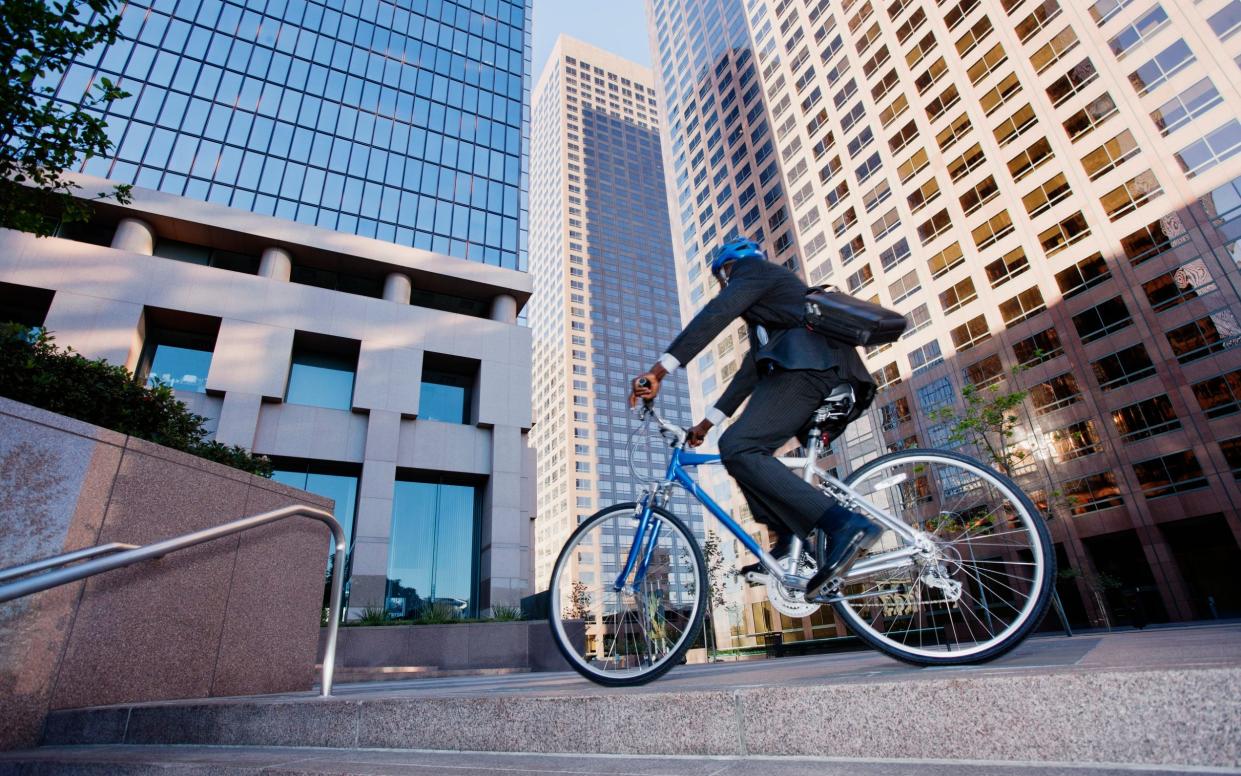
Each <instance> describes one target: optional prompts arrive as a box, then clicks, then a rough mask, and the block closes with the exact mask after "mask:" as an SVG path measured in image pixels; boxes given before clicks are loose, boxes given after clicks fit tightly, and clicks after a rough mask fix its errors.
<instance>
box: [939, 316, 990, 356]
mask: <svg viewBox="0 0 1241 776" xmlns="http://www.w3.org/2000/svg"><path fill="white" fill-rule="evenodd" d="M949 336H951V337H952V346H953V348H955V349H956V351H957V352H958V353H960V352H962V351H966V350H969V349H970V348H972V347H974V346H975V345H977V344H978V343H980V342H984V341H986V340H988V339H990V337H991V330H990V329H988V328H987V318H986V316H983V315H979V316H977V317H975V318H971V319H970V320H968V321H966V322H965V323H963V324H961V325H960V326H957V327H956V328H954V329H953V330H952V331H951V332H949Z"/></svg>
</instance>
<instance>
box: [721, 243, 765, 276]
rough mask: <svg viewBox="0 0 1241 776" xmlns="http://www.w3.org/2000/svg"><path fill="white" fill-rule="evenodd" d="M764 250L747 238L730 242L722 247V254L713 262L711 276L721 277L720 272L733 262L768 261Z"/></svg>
mask: <svg viewBox="0 0 1241 776" xmlns="http://www.w3.org/2000/svg"><path fill="white" fill-rule="evenodd" d="M766 258H767V257H766V256H765V255H764V254H763V249H762V247H761V246H759V244H758V243H756V242H754V241H753V240H750V239H747V238H745V237H737V238H735V239H732V240H729V241H728V242H726V243H724V245H723V246H721V247H720V252H719V253H717V254H716V256H715V258H714V259H712V260H711V274H712V275H715V276H716V277H717V278H718V277H720V270H721V269H723V268H724V265H725V264H727V263H729V262H731V261H742V260H743V259H760V260H766Z"/></svg>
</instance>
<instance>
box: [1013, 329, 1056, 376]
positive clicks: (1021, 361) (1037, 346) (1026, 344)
mask: <svg viewBox="0 0 1241 776" xmlns="http://www.w3.org/2000/svg"><path fill="white" fill-rule="evenodd" d="M1013 355H1014V356H1016V357H1017V364H1018V366H1022V367H1031V366H1034V365H1035V364H1041V363H1043V362H1044V361H1050V360H1051V359H1053V358H1056V357H1057V356H1062V355H1064V346H1063V345H1061V344H1060V335H1059V334H1058V333H1057V332H1056V329H1055V327H1051V328H1047V329H1044V330H1042V331H1040V332H1038V333H1037V334H1034V335H1033V336H1030V337H1026V338H1025V339H1023V340H1019V341H1017V342H1015V343H1013Z"/></svg>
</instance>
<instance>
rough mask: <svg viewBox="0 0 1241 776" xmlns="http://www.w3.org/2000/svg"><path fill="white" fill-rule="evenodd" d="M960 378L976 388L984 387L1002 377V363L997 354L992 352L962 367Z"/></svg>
mask: <svg viewBox="0 0 1241 776" xmlns="http://www.w3.org/2000/svg"><path fill="white" fill-rule="evenodd" d="M961 379H962V380H964V381H965V382H966V383H967V384H969V385H973V386H974V387H976V388H985V387H987V386H988V385H992V384H993V383H997V382H999V381H1000V380H1002V379H1004V364H1002V363H1001V362H1000V357H999V355H998V354H996V353H992V354H991V355H989V356H987V357H986V358H984V359H981V360H979V361H975V362H974V363H972V364H970V365H969V366H967V367H965V368H964V369H962V370H961Z"/></svg>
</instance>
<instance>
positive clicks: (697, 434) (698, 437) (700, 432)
mask: <svg viewBox="0 0 1241 776" xmlns="http://www.w3.org/2000/svg"><path fill="white" fill-rule="evenodd" d="M714 425H715V424H714V423H712V422H711V421H709V420H707V419H705V418H704V419H702V420H700V421H698V425H697V426H694V427H693V428H691V429H690V430H689V435H688V436H686V438H685V443H686V444H687V445H689V446H690V447H697V446H698V445H700V444H702V441H703V440H704V439H706V438H707V432H708V431H710V430H711V428H712V427H713V426H714Z"/></svg>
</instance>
